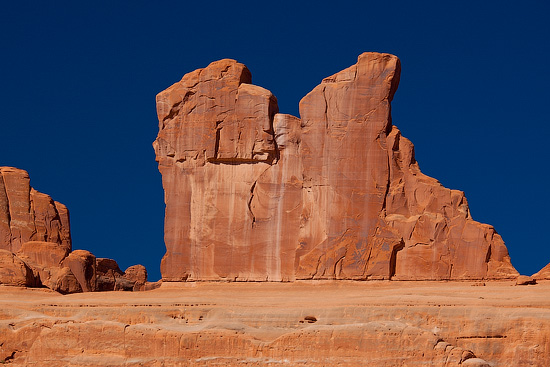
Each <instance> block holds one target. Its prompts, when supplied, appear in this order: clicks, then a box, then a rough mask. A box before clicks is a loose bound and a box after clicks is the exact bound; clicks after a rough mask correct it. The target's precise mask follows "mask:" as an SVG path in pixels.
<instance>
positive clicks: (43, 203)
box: [0, 167, 71, 253]
mask: <svg viewBox="0 0 550 367" xmlns="http://www.w3.org/2000/svg"><path fill="white" fill-rule="evenodd" d="M28 241H46V242H51V243H55V244H57V245H58V246H60V247H61V248H63V249H65V250H69V251H70V249H71V232H70V229H69V212H68V210H67V208H66V207H65V205H63V204H61V203H58V202H57V201H53V200H52V198H51V197H50V196H48V195H46V194H42V193H40V192H38V191H36V190H34V189H33V188H31V186H30V179H29V174H28V173H27V172H26V171H23V170H21V169H17V168H13V167H0V249H4V250H9V251H11V252H13V253H15V252H17V251H19V249H20V248H21V246H22V245H23V244H24V243H25V242H28Z"/></svg>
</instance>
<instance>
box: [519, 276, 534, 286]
mask: <svg viewBox="0 0 550 367" xmlns="http://www.w3.org/2000/svg"><path fill="white" fill-rule="evenodd" d="M534 284H537V280H536V279H535V278H533V277H528V276H527V275H519V276H518V277H517V278H516V285H534Z"/></svg>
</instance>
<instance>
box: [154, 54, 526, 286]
mask: <svg viewBox="0 0 550 367" xmlns="http://www.w3.org/2000/svg"><path fill="white" fill-rule="evenodd" d="M399 76H400V61H399V59H398V58H397V57H395V56H393V55H389V54H379V53H364V54H362V55H360V56H359V58H358V62H357V64H355V65H353V66H351V67H349V68H347V69H345V70H343V71H341V72H339V73H337V74H334V75H332V76H330V77H328V78H325V79H324V80H323V81H322V83H321V84H320V85H318V86H317V87H316V88H315V89H313V91H311V92H310V93H309V94H308V95H307V96H305V97H304V98H303V99H302V101H301V102H300V115H301V118H297V117H294V116H290V115H285V114H279V113H278V106H277V100H276V98H275V97H274V96H273V95H272V94H271V93H270V92H269V91H268V90H266V89H264V88H261V87H258V86H254V85H252V84H250V83H251V74H250V72H249V70H248V69H247V68H246V66H244V65H243V64H240V63H238V62H236V61H234V60H228V59H225V60H220V61H216V62H214V63H212V64H210V65H208V67H206V68H204V69H198V70H195V71H193V72H191V73H189V74H186V75H185V76H184V77H183V79H182V80H181V81H179V82H178V83H176V84H174V85H172V86H171V87H170V88H168V89H167V90H165V91H163V92H161V93H160V94H159V95H158V96H157V113H158V118H159V134H158V137H157V139H156V140H155V142H154V144H153V145H154V148H155V153H156V159H157V161H158V164H159V170H160V172H161V174H162V182H163V187H164V190H165V201H166V217H165V242H166V248H167V251H166V255H165V256H164V258H163V260H162V265H161V272H162V277H163V280H164V281H182V280H238V281H292V280H296V279H357V280H363V279H401V280H427V279H435V280H440V279H503V278H515V277H516V276H517V275H518V273H517V271H516V270H515V269H514V268H513V266H512V265H511V263H510V258H509V256H508V251H507V249H506V247H505V245H504V242H503V241H502V239H501V237H500V236H499V235H498V234H497V232H496V231H495V229H494V228H493V227H492V226H490V225H487V224H481V223H478V222H476V221H474V220H473V219H472V218H471V216H470V211H469V209H468V203H467V201H466V198H465V197H464V193H463V192H461V191H458V190H450V189H447V188H445V187H443V186H442V185H441V184H440V183H439V182H438V181H437V180H435V179H433V178H431V177H428V176H426V175H424V174H422V173H421V172H420V169H419V167H418V164H417V162H416V160H415V157H414V148H413V145H412V143H411V142H410V141H409V140H408V139H406V138H404V137H403V136H401V133H400V131H399V130H398V129H397V128H396V127H395V126H393V125H392V120H391V106H390V103H391V100H392V98H393V96H394V94H395V92H396V90H397V86H398V83H399Z"/></svg>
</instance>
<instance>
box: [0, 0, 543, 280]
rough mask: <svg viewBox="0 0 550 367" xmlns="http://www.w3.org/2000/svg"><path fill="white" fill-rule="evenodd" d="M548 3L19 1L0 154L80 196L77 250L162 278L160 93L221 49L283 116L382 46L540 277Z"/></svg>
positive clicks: (444, 160) (423, 129)
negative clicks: (157, 149)
mask: <svg viewBox="0 0 550 367" xmlns="http://www.w3.org/2000/svg"><path fill="white" fill-rule="evenodd" d="M547 4H548V2H547V1H529V0H527V1H525V0H524V1H521V2H519V1H513V2H512V1H429V2H428V1H385V0H379V1H376V2H373V1H347V0H339V1H330V2H323V1H238V2H237V1H233V2H231V1H223V2H221V1H195V2H191V1H156V2H153V1H139V0H137V1H136V0H133V1H115V0H111V1H108V2H107V1H94V2H83V1H50V2H46V1H23V0H22V1H9V2H5V3H4V4H2V8H1V10H0V46H1V47H0V50H1V51H0V73H1V84H0V85H1V89H0V108H1V114H0V121H1V127H2V128H1V130H0V165H7V166H15V167H18V168H22V169H25V170H27V171H29V174H30V177H31V185H32V186H33V187H34V188H36V189H37V190H39V191H41V192H44V193H47V194H49V195H51V196H52V197H53V198H54V200H57V201H60V202H62V203H64V204H66V205H67V206H68V207H69V210H70V213H71V229H72V236H73V248H74V249H87V250H89V251H92V252H93V253H94V254H95V255H96V256H97V257H110V258H114V259H115V260H117V261H118V263H119V264H120V266H121V268H122V269H125V268H126V267H127V266H130V265H133V264H136V263H141V264H143V265H145V266H146V267H147V269H148V271H149V274H150V277H149V279H150V280H156V279H158V278H160V270H159V264H160V259H161V257H162V255H163V254H164V251H165V248H164V241H163V223H164V201H163V190H162V184H161V177H160V174H159V173H158V170H157V165H156V162H155V156H154V152H153V148H152V146H151V143H152V142H153V140H154V139H155V137H156V134H157V131H158V125H157V123H158V122H157V119H156V111H155V95H156V94H157V93H158V92H160V91H162V90H163V89H165V88H167V87H168V86H170V85H171V84H173V83H175V82H177V81H178V80H179V79H181V77H182V76H183V75H184V74H185V73H187V72H190V71H193V70H195V69H197V68H200V67H205V66H206V65H208V64H209V63H210V62H212V61H215V60H218V59H221V58H233V59H236V60H238V61H239V62H242V63H244V64H246V65H247V66H248V68H249V69H250V70H251V72H252V78H253V83H254V84H256V85H259V86H262V87H264V88H267V89H269V90H271V91H272V92H273V93H274V94H275V96H276V97H277V99H278V101H279V109H280V111H281V112H284V113H290V114H293V115H298V102H299V100H300V99H301V98H302V97H303V96H304V95H305V94H307V93H308V92H309V91H310V90H311V89H313V88H314V87H315V86H316V85H317V84H319V83H320V82H321V80H322V78H324V77H326V76H329V75H331V74H333V73H335V72H337V71H339V70H341V69H344V68H346V67H348V66H350V65H352V64H354V63H355V62H356V60H357V56H358V55H359V54H360V53H362V52H365V51H378V52H388V53H392V54H395V55H397V56H399V57H400V59H401V63H402V74H401V83H400V86H399V90H398V91H397V94H396V96H395V99H394V103H393V122H394V124H395V125H396V126H398V127H399V128H400V130H401V131H402V133H403V135H404V136H406V137H408V138H409V139H411V140H412V142H413V143H414V144H415V147H416V155H417V160H418V162H419V164H420V168H421V169H422V171H423V172H424V173H426V174H428V175H430V176H432V177H435V178H437V179H438V180H440V181H441V182H442V183H443V184H444V185H445V186H446V187H449V188H452V189H460V190H463V191H465V193H466V197H467V198H468V201H469V204H470V209H471V213H472V216H473V218H474V219H475V220H478V221H480V222H485V223H489V224H492V225H494V226H495V228H496V229H497V231H498V232H499V233H500V234H501V235H502V237H503V238H504V241H505V242H506V245H507V247H508V249H509V252H510V254H511V256H512V263H513V264H514V266H516V268H517V269H518V270H519V271H520V272H521V273H523V274H527V275H530V274H532V273H534V272H536V271H538V270H540V268H542V267H543V266H544V265H546V264H547V263H549V262H550V241H549V239H548V232H547V228H548V227H549V223H548V222H549V219H550V216H549V214H548V213H549V209H550V195H549V193H548V186H549V184H548V182H549V178H550V174H549V172H548V168H549V164H548V162H549V160H550V156H549V153H548V146H547V144H548V142H549V140H550V127H549V117H548V116H549V115H548V106H549V100H550V88H549V87H550V72H549V66H548V65H549V60H550V21H549V20H548V15H549V14H550V6H549V5H547Z"/></svg>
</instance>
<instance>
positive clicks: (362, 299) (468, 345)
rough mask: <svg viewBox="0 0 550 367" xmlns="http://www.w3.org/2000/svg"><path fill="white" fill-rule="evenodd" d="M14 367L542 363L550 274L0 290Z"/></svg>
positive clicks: (548, 332)
mask: <svg viewBox="0 0 550 367" xmlns="http://www.w3.org/2000/svg"><path fill="white" fill-rule="evenodd" d="M0 353H1V354H0V360H2V361H4V363H6V364H11V365H13V366H46V365H47V366H207V365H208V366H212V365H216V366H221V365H223V366H228V365H229V366H231V365H235V366H267V365H269V366H271V365H273V366H306V365H307V366H312V365H313V366H334V365H338V366H455V365H456V366H460V365H463V366H541V367H542V366H544V367H547V366H549V365H550V281H540V282H539V284H536V285H528V286H516V285H515V282H512V281H485V282H456V281H453V282H445V281H440V282H431V281H430V282H419V281H415V282H406V281H401V282H399V281H367V282H358V281H297V282H294V283H270V282H258V283H256V282H250V283H224V282H188V283H164V284H163V285H162V286H161V287H160V288H158V289H155V290H151V291H144V292H99V293H78V294H69V295H60V294H58V293H56V292H53V291H50V290H47V289H25V288H17V287H8V286H1V287H0Z"/></svg>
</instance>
